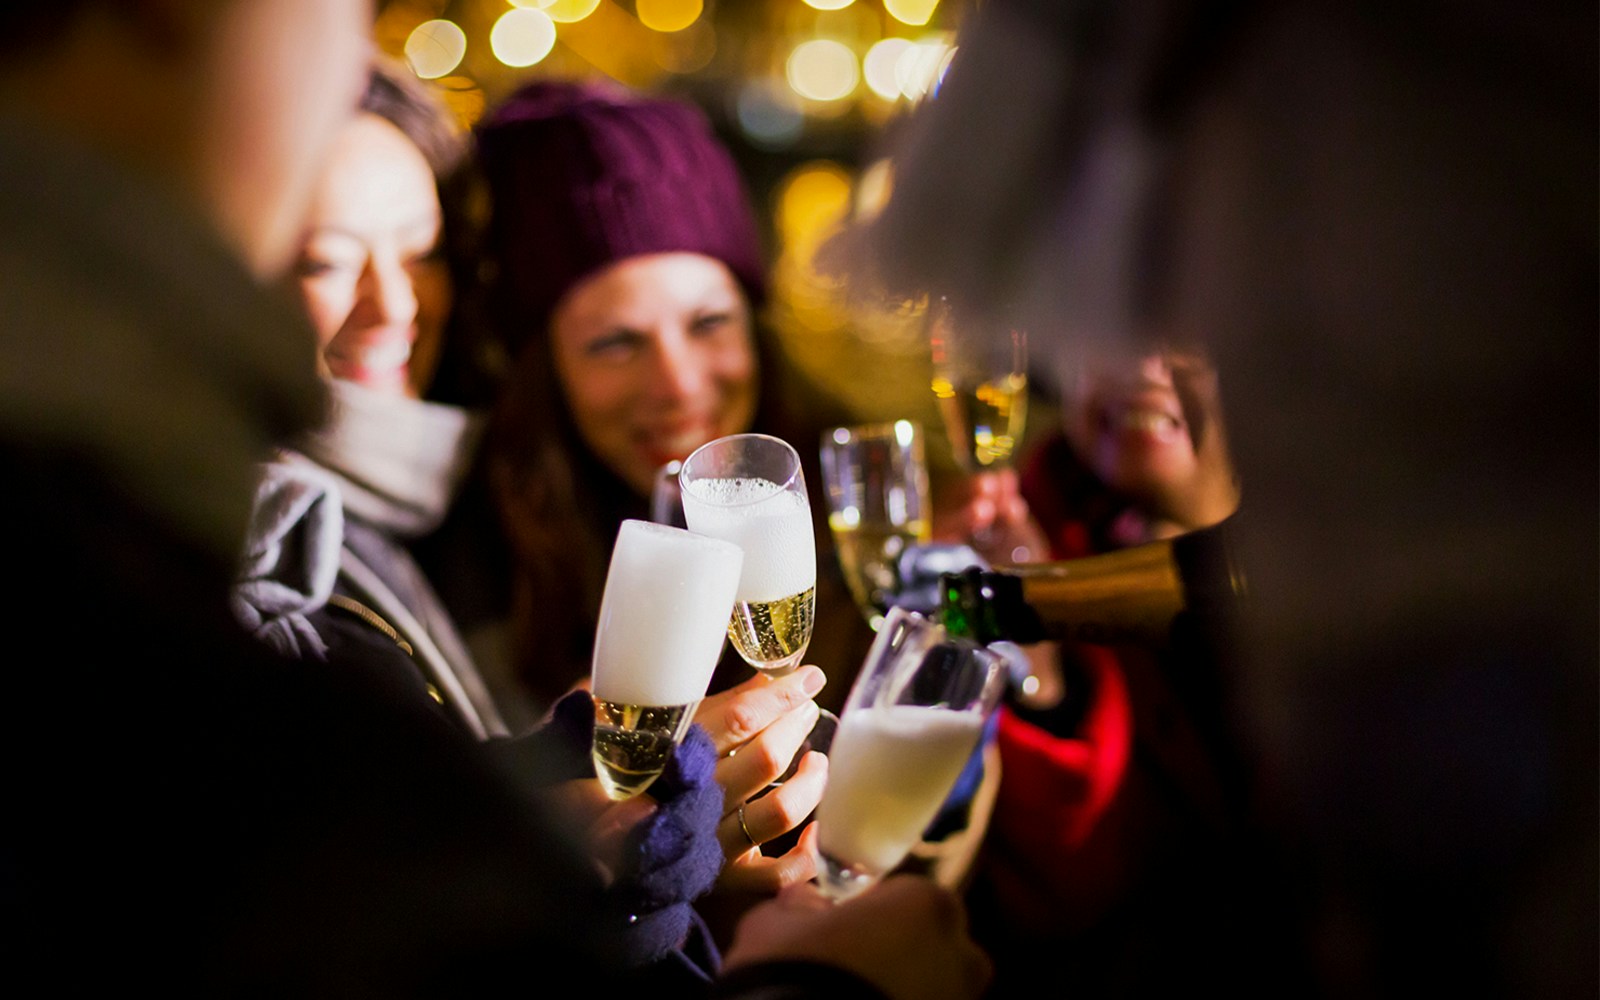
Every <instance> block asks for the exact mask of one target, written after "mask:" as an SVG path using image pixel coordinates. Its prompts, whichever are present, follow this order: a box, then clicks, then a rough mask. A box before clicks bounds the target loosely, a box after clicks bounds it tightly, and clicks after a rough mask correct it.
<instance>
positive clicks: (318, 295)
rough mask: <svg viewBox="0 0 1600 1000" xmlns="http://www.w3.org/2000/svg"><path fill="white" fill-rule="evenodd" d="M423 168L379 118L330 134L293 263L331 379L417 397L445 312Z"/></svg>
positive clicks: (367, 117)
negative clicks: (330, 146)
mask: <svg viewBox="0 0 1600 1000" xmlns="http://www.w3.org/2000/svg"><path fill="white" fill-rule="evenodd" d="M441 227H442V218H441V213H440V209H439V195H438V192H437V189H436V187H435V180H434V174H433V171H432V170H431V169H430V168H429V166H428V162H427V160H426V159H424V158H423V155H422V151H421V150H420V149H419V148H418V147H417V145H416V144H415V143H413V142H412V141H411V140H410V139H409V138H407V137H406V135H405V134H404V133H403V132H401V131H400V129H399V128H397V127H395V126H394V125H393V124H391V123H390V122H389V121H387V120H385V119H384V118H381V117H379V116H378V115H376V114H372V113H370V112H369V113H366V114H363V115H361V116H360V117H359V118H357V119H356V120H355V121H353V122H351V123H350V124H349V125H348V126H347V127H346V128H345V130H344V133H343V134H342V135H341V136H340V137H339V141H338V144H337V146H336V147H335V149H334V153H333V157H332V160H331V161H330V163H329V167H328V171H327V173H326V174H325V175H324V178H323V182H322V184H321V185H320V187H319V188H318V190H317V194H316V198H315V201H314V203H313V205H312V211H311V217H310V223H309V227H308V232H307V235H306V239H305V242H304V244H303V246H302V249H301V252H300V258H299V260H298V262H297V263H296V267H295V272H296V274H297V276H298V277H299V286H300V293H301V296H302V297H303V298H304V300H305V305H306V311H307V313H308V314H309V315H310V317H311V322H312V325H313V326H314V327H315V328H316V331H317V339H318V343H319V345H320V346H321V348H322V351H321V358H322V360H323V362H324V364H325V365H326V366H327V371H328V373H329V374H331V375H332V376H333V377H334V378H339V379H345V380H347V381H350V382H355V383H357V384H359V385H364V386H367V387H369V388H373V389H379V390H382V391H385V392H397V393H404V394H406V395H409V396H411V397H413V398H416V397H419V396H420V395H421V394H422V390H423V388H424V387H425V386H426V385H427V382H428V379H429V377H430V376H431V375H432V368H433V362H434V360H435V359H436V358H437V357H438V348H439V340H440V337H441V336H442V333H443V329H444V321H445V317H446V316H447V315H448V313H449V310H450V299H451V289H450V276H449V272H448V269H447V267H446V265H445V261H444V259H443V258H442V256H441V255H440V253H439V238H440V230H441Z"/></svg>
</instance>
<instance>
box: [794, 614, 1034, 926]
mask: <svg viewBox="0 0 1600 1000" xmlns="http://www.w3.org/2000/svg"><path fill="white" fill-rule="evenodd" d="M1004 688H1005V667H1004V661H1003V660H1002V659H1001V658H1000V657H999V656H998V655H996V654H995V653H992V652H990V651H989V650H987V649H985V648H983V646H981V645H979V644H978V643H976V642H973V641H971V640H968V639H964V638H959V637H957V636H954V635H952V634H951V633H950V632H948V631H947V630H946V629H945V628H944V626H942V625H940V624H938V623H936V622H933V621H930V620H928V619H926V618H923V617H922V616H921V615H918V614H915V613H913V612H909V611H906V610H905V609H903V608H893V609H891V610H890V611H889V613H888V614H887V615H886V616H885V618H884V622H883V626H882V628H880V629H879V630H878V636H877V639H876V640H875V641H874V642H873V644H872V649H871V651H869V652H868V653H867V658H866V661H865V662H864V663H863V664H862V667H861V673H860V674H859V675H857V677H856V682H855V684H854V686H853V687H851V689H850V698H849V700H848V701H847V702H846V703H845V709H844V715H843V716H842V717H841V719H840V721H839V732H838V733H837V734H836V735H835V737H834V741H833V749H832V751H831V752H830V753H829V754H828V786H827V789H826V790H825V791H824V792H823V794H822V802H821V804H820V805H818V806H817V834H818V837H817V883H818V885H819V886H820V887H821V888H822V891H823V892H824V893H826V894H827V895H829V896H831V897H833V898H834V899H845V898H848V897H850V896H853V895H855V894H856V893H858V892H860V891H862V890H863V889H866V888H867V887H868V886H870V885H872V884H873V883H874V882H876V881H878V880H879V879H880V878H882V877H883V876H884V875H885V874H887V873H888V872H889V871H891V870H893V869H894V868H895V867H896V866H897V865H899V864H900V862H901V861H903V860H905V857H906V855H907V854H909V853H910V851H911V849H912V847H914V846H915V845H916V843H917V841H918V840H919V839H921V837H922V833H923V831H924V830H926V829H927V828H928V824H929V823H931V822H932V821H933V819H934V817H935V816H936V815H937V814H938V812H939V807H940V806H941V805H943V804H944V802H945V800H946V799H947V798H948V797H949V795H950V792H951V790H952V789H953V788H954V787H955V783H956V779H957V778H959V777H960V776H961V771H962V769H963V768H964V767H965V766H966V763H967V761H968V760H969V759H970V758H971V757H972V754H973V751H974V750H976V749H977V748H978V744H979V741H980V740H981V739H982V738H983V727H984V723H985V722H986V721H987V720H988V718H989V716H990V715H991V714H992V713H993V712H994V710H995V707H996V706H997V705H998V704H999V702H1000V695H1001V692H1002V691H1003V690H1004Z"/></svg>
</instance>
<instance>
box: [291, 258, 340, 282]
mask: <svg viewBox="0 0 1600 1000" xmlns="http://www.w3.org/2000/svg"><path fill="white" fill-rule="evenodd" d="M333 270H334V265H333V264H332V263H330V262H328V261H325V260H316V259H314V258H311V257H301V258H300V259H299V260H297V261H295V264H294V273H295V274H296V276H298V277H301V278H317V277H321V276H322V275H325V274H329V273H331V272H332V271H333Z"/></svg>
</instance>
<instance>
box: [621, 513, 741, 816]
mask: <svg viewBox="0 0 1600 1000" xmlns="http://www.w3.org/2000/svg"><path fill="white" fill-rule="evenodd" d="M743 565H744V554H743V552H741V551H740V549H739V547H738V546H737V545H732V544H729V543H728V542H724V541H719V540H717V539H714V538H703V537H701V536H699V535H695V534H691V533H690V532H688V531H684V530H682V529H680V528H672V527H666V526H664V525H659V524H651V523H649V522H647V521H624V522H622V528H621V530H620V531H619V532H618V533H617V544H616V548H615V549H613V550H612V553H611V568H610V570H609V571H608V572H607V575H606V589H605V596H604V597H603V598H602V599H601V601H600V622H599V625H598V627H597V628H596V630H595V637H594V667H593V670H594V677H593V693H594V708H595V724H594V763H595V773H596V774H597V775H598V776H599V778H600V784H601V785H602V786H603V787H604V788H605V790H606V794H607V795H609V796H611V798H613V799H625V798H629V797H631V796H634V795H637V794H639V793H640V792H642V791H644V790H645V789H646V788H647V787H649V785H650V783H651V782H653V781H655V779H656V778H657V776H659V775H660V774H661V772H662V770H663V769H665V768H666V766H667V758H668V756H669V755H670V754H671V753H672V748H673V747H674V746H676V745H677V743H678V741H679V740H681V739H683V734H684V733H686V732H687V731H688V729H689V723H690V720H691V719H692V718H693V717H694V710H695V706H697V705H698V704H699V703H700V699H701V698H704V697H705V693H706V687H707V686H708V685H709V684H710V683H711V672H712V670H713V669H715V667H716V665H717V658H718V657H719V656H720V655H721V653H722V638H723V636H724V635H725V634H726V632H727V626H728V614H729V610H730V609H731V608H732V607H733V595H734V591H735V589H736V588H737V587H738V585H739V574H740V570H741V568H742V567H743Z"/></svg>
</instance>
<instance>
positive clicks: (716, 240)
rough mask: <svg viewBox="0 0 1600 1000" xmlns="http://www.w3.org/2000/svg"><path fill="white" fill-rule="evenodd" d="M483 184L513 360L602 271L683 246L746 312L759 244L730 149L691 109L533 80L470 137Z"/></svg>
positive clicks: (756, 283) (760, 279) (756, 291)
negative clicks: (728, 285) (717, 266)
mask: <svg viewBox="0 0 1600 1000" xmlns="http://www.w3.org/2000/svg"><path fill="white" fill-rule="evenodd" d="M477 146H478V158H479V163H480V166H481V169H482V171H483V175H484V177H485V179H486V181H487V183H488V185H489V195H490V198H491V204H492V207H491V216H490V218H491V221H490V225H489V250H490V252H491V254H492V255H493V256H495V257H496V258H497V259H498V261H499V265H500V272H499V276H498V278H497V282H498V284H499V288H500V291H499V301H500V303H501V307H502V308H503V309H505V310H507V311H508V313H509V315H508V316H507V317H506V319H507V320H510V321H511V322H512V324H513V326H514V328H511V329H504V328H503V329H502V330H501V335H502V336H503V337H505V338H507V340H508V344H507V346H508V347H510V348H511V350H512V351H513V352H516V351H519V350H520V349H521V347H522V345H523V344H524V343H526V341H527V339H528V337H529V336H530V335H531V334H533V333H534V332H535V331H543V329H544V328H545V327H546V326H547V325H548V323H549V318H550V313H551V312H552V311H553V310H554V309H555V306H556V303H557V302H559V301H560V299H561V297H562V296H563V295H564V294H566V292H567V291H568V290H569V289H571V288H572V287H573V286H574V285H575V284H577V283H578V282H579V281H580V280H581V279H583V278H584V277H587V276H588V275H590V274H592V273H593V272H595V271H597V270H599V269H600V268H602V267H604V266H605V265H607V264H610V263H612V262H614V261H618V260H622V259H624V258H626V257H633V256H638V255H641V254H653V253H668V252H672V251H690V252H693V253H701V254H705V255H706V256H708V257H714V258H716V259H717V260H720V261H722V262H723V263H724V264H726V265H727V267H728V269H729V270H730V271H732V272H733V275H734V277H735V278H737V279H738V281H739V283H740V285H742V286H743V287H744V290H745V293H746V294H747V295H749V296H750V299H751V302H752V304H755V303H759V302H760V300H761V298H762V294H763V292H764V290H765V279H764V267H763V264H762V254H761V242H760V238H759V236H758V235H757V231H756V220H755V216H754V215H753V214H752V212H751V208H750V201H749V198H748V196H747V195H746V193H745V189H744V185H743V184H742V182H741V181H740V179H739V173H738V170H737V168H736V167H735V166H734V163H733V158H732V157H731V156H730V155H729V153H728V151H727V149H725V148H724V147H723V145H722V144H721V143H720V142H719V141H718V140H717V138H716V137H715V136H714V135H713V134H712V131H711V126H710V123H709V122H708V121H707V120H706V118H705V116H704V115H703V114H702V113H701V112H700V110H699V109H698V108H696V107H694V106H693V105H689V104H684V103H680V102H677V101H669V100H663V99H660V98H654V97H645V96H642V95H639V94H634V93H631V92H628V91H625V90H622V89H620V88H619V87H617V86H615V85H611V84H602V83H576V82H571V81H555V80H540V81H537V82H534V83H530V84H528V85H527V86H525V87H523V88H522V89H520V90H518V91H517V92H516V93H514V94H512V95H511V97H510V98H508V99H507V100H506V101H505V103H503V104H502V105H500V106H499V107H498V108H496V109H495V110H494V111H493V112H492V113H490V114H489V115H488V116H486V117H485V118H484V120H483V121H482V122H481V123H480V124H479V125H478V128H477Z"/></svg>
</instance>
